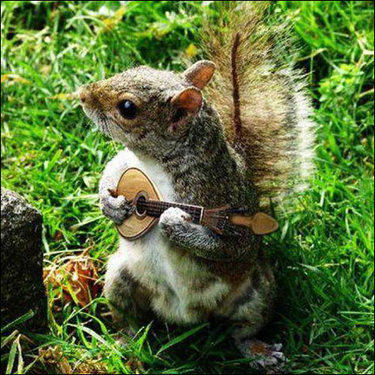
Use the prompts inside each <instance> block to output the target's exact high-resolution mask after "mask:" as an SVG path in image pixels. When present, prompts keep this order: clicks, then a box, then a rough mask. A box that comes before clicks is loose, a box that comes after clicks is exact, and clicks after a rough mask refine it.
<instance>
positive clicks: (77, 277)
mask: <svg viewBox="0 0 375 375" xmlns="http://www.w3.org/2000/svg"><path fill="white" fill-rule="evenodd" d="M43 274H44V282H45V284H47V286H52V288H54V289H56V290H57V291H58V290H61V289H62V295H61V294H60V295H59V294H57V296H56V299H57V300H62V301H63V303H66V302H70V301H72V300H73V301H74V302H75V303H76V304H77V305H79V306H82V307H84V306H86V305H87V304H89V303H90V301H91V299H93V298H95V297H97V296H98V295H99V293H100V291H101V289H102V285H101V283H99V281H98V278H99V276H98V270H97V268H96V266H95V264H94V262H93V260H92V259H91V258H89V257H88V256H87V252H84V253H82V254H81V255H79V256H75V257H73V258H71V259H70V260H69V261H67V262H66V263H64V264H63V265H61V266H56V265H53V266H50V267H48V268H46V269H44V271H43ZM54 302H55V301H51V303H52V304H53V303H54Z"/></svg>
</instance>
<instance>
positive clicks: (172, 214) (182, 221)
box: [159, 207, 191, 237]
mask: <svg viewBox="0 0 375 375" xmlns="http://www.w3.org/2000/svg"><path fill="white" fill-rule="evenodd" d="M190 220H191V216H190V215H189V214H187V213H186V212H185V211H183V210H181V209H180V208H177V207H170V208H168V209H167V210H165V211H164V212H163V214H162V215H161V216H160V220H159V226H160V228H161V230H162V232H163V233H164V234H165V235H166V236H167V237H172V236H173V235H174V234H176V232H179V231H181V230H182V229H184V228H185V229H187V227H188V226H189V225H190V223H189V221H190Z"/></svg>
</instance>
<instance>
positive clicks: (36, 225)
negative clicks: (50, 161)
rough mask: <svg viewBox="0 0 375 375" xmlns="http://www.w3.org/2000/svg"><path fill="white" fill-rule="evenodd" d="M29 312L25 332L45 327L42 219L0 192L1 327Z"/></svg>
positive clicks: (15, 196)
mask: <svg viewBox="0 0 375 375" xmlns="http://www.w3.org/2000/svg"><path fill="white" fill-rule="evenodd" d="M30 310H32V311H33V312H34V313H35V315H34V317H33V318H32V319H30V320H28V321H26V322H25V323H24V328H26V329H28V330H34V331H41V330H43V329H44V328H45V327H46V326H47V297H46V291H45V287H44V285H43V249H42V215H41V214H40V212H39V211H38V210H36V209H35V208H33V207H32V206H31V205H30V204H28V203H27V201H26V200H25V199H24V198H22V197H21V196H20V195H18V194H17V193H14V192H13V191H10V190H6V189H3V188H1V326H2V327H3V326H4V325H5V324H8V323H10V322H12V321H13V320H15V319H17V318H19V317H20V316H22V315H24V314H25V313H27V312H28V311H30Z"/></svg>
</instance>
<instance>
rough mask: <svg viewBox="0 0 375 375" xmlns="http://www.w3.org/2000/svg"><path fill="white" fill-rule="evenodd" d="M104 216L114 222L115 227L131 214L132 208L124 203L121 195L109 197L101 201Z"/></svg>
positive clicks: (124, 200)
mask: <svg viewBox="0 0 375 375" xmlns="http://www.w3.org/2000/svg"><path fill="white" fill-rule="evenodd" d="M101 204H102V212H103V214H104V216H106V217H108V218H109V219H110V220H112V221H114V222H115V223H116V224H117V225H120V224H122V222H123V221H124V220H125V219H126V218H127V217H129V216H130V215H131V214H132V210H133V207H132V206H131V205H130V204H129V203H128V202H127V201H126V199H125V197H124V196H123V195H119V196H118V197H116V198H115V197H112V196H110V195H108V196H105V197H103V198H102V199H101Z"/></svg>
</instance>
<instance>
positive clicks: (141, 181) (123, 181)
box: [117, 168, 161, 240]
mask: <svg viewBox="0 0 375 375" xmlns="http://www.w3.org/2000/svg"><path fill="white" fill-rule="evenodd" d="M117 195H123V196H124V197H125V199H126V200H127V201H128V202H129V201H130V202H133V203H134V204H136V200H137V199H138V198H139V197H140V196H145V197H146V198H148V199H152V200H153V201H160V200H161V195H160V193H159V191H158V190H157V188H156V186H155V185H154V184H153V183H152V181H151V180H150V179H149V178H148V177H147V176H146V174H144V173H143V172H142V171H141V170H140V169H138V168H129V169H127V170H126V171H125V172H124V173H123V175H122V176H121V178H120V181H119V183H118V186H117ZM157 221H158V218H157V217H152V216H149V215H146V214H145V212H142V213H139V212H138V211H137V209H136V207H135V210H134V212H133V214H132V215H131V216H130V217H128V218H127V219H125V220H124V222H123V223H122V224H121V225H119V226H117V229H118V231H119V232H120V234H121V236H123V237H124V238H126V239H128V240H135V239H137V238H139V237H141V236H143V235H144V234H146V233H147V232H148V231H149V230H150V229H151V228H152V227H153V226H154V225H155V224H156V223H157Z"/></svg>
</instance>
